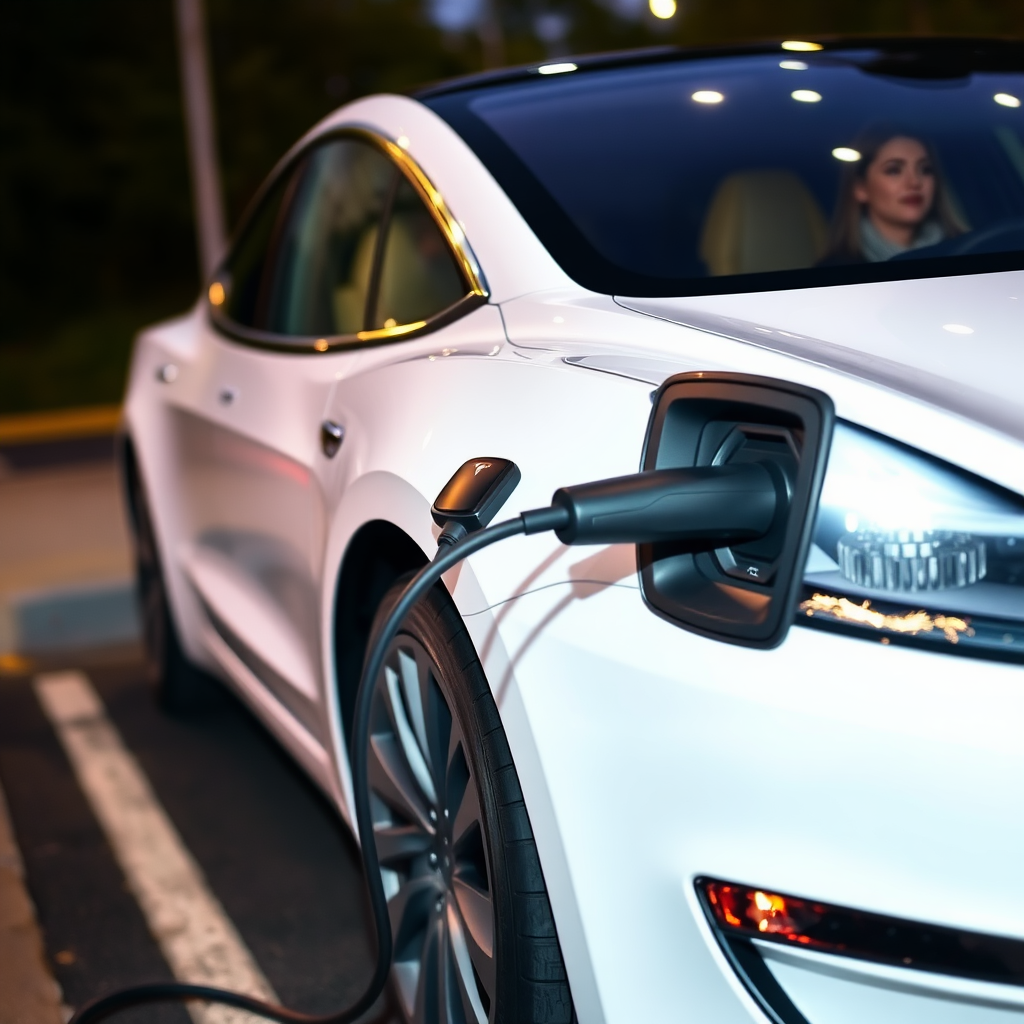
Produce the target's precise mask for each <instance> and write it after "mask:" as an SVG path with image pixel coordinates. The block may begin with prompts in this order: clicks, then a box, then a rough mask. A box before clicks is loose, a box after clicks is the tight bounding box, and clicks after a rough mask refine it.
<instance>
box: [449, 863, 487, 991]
mask: <svg viewBox="0 0 1024 1024" xmlns="http://www.w3.org/2000/svg"><path fill="white" fill-rule="evenodd" d="M451 902H452V903H453V904H454V906H453V908H452V909H453V910H454V911H455V913H456V914H457V915H458V918H459V923H460V925H461V941H462V942H463V943H464V944H465V948H466V952H467V954H468V956H469V958H470V960H471V961H472V964H473V966H474V967H475V968H476V973H477V975H478V977H479V978H480V984H481V985H482V986H483V988H484V991H485V992H486V993H487V996H488V998H489V999H493V998H494V982H495V966H494V903H493V902H492V900H491V897H490V894H489V893H485V892H481V891H480V890H479V889H477V888H475V887H474V886H472V885H468V884H467V883H466V882H463V881H462V880H461V879H459V878H455V879H454V880H453V882H452V900H451Z"/></svg>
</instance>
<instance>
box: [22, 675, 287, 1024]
mask: <svg viewBox="0 0 1024 1024" xmlns="http://www.w3.org/2000/svg"><path fill="white" fill-rule="evenodd" d="M34 689H35V692H36V695H37V697H38V699H39V702H40V704H41V705H42V708H43V711H44V712H45V714H46V716H47V718H48V719H49V720H50V722H51V723H52V725H53V727H54V730H55V731H56V733H57V736H58V738H59V740H60V742H61V745H62V746H63V747H64V750H65V752H66V753H67V756H68V759H69V760H70V762H71V765H72V768H73V770H74V772H75V776H76V777H77V779H78V783H79V785H80V786H81V788H82V791H83V793H84V794H85V796H86V799H87V800H88V802H89V805H90V806H91V808H92V810H93V813H94V814H95V815H96V818H97V820H98V821H99V823H100V826H101V828H102V829H103V831H104V833H105V834H106V836H107V840H108V842H109V843H110V846H111V848H112V850H113V852H114V856H115V858H116V859H117V862H118V864H119V865H120V868H121V870H122V871H123V872H124V876H125V880H126V882H127V886H128V888H129V890H130V891H131V893H132V895H133V896H134V897H135V899H136V900H137V901H138V904H139V906H140V908H141V910H142V912H143V915H144V916H145V918H146V923H147V925H148V927H149V930H150V932H151V933H152V934H153V937H154V938H155V939H156V941H157V943H158V945H159V946H160V950H161V952H162V953H163V955H164V958H165V959H166V961H167V963H168V965H169V966H170V968H171V971H172V973H173V974H174V976H175V977H176V978H177V979H178V980H179V981H182V982H189V983H193V984H200V985H213V986H218V987H222V988H230V989H234V990H236V991H241V992H245V993H246V994H248V995H252V996H255V997H257V998H259V999H264V1000H269V1001H274V1002H276V1001H277V996H276V994H275V992H274V990H273V988H272V987H271V985H270V983H269V981H267V979H266V977H265V976H264V974H263V972H262V971H261V970H260V967H259V965H258V964H257V963H256V961H255V959H254V958H253V955H252V953H251V952H250V951H249V949H248V948H247V946H246V945H245V942H244V941H243V939H242V937H241V936H240V935H239V933H238V930H237V929H236V928H235V926H234V924H233V923H232V922H231V920H230V918H229V917H228V916H227V913H226V912H225V911H224V908H223V907H222V906H221V904H220V902H219V900H218V899H217V898H216V896H215V895H214V894H213V893H212V892H211V891H210V889H209V887H208V885H207V884H206V880H205V879H204V877H203V873H202V871H201V869H200V868H199V865H198V864H197V863H196V862H195V859H194V858H193V857H192V855H191V853H190V852H189V851H188V849H187V848H186V846H185V844H184V842H183V841H182V839H181V837H180V835H179V834H178V832H177V830H176V829H175V827H174V825H173V823H172V822H171V820H170V818H169V817H168V816H167V814H166V812H165V811H164V809H163V808H162V807H161V805H160V803H159V801H158V799H157V797H156V795H155V794H154V792H153V789H152V787H151V786H150V784H149V781H148V780H147V778H146V776H145V774H144V773H143V771H142V769H141V767H140V766H139V764H138V762H137V761H136V759H135V758H134V757H133V756H132V754H131V753H130V751H129V750H128V749H127V748H126V747H125V745H124V743H123V741H122V740H121V737H120V735H119V734H118V732H117V730H116V729H115V727H114V725H113V723H112V722H111V721H110V719H109V718H108V717H107V714H106V709H105V708H104V706H103V702H102V701H101V699H100V697H99V694H97V692H96V690H95V689H94V688H93V686H92V684H91V683H90V681H89V679H88V677H87V676H86V675H85V674H84V673H82V672H78V671H66V672H52V673H43V674H40V675H37V676H36V677H35V680H34ZM139 980H140V981H143V980H145V979H139ZM96 994H97V995H101V994H103V993H99V992H97V993H96ZM188 1010H189V1013H190V1014H191V1016H192V1019H193V1021H195V1024H243V1022H244V1024H249V1022H254V1021H256V1020H257V1019H258V1018H255V1017H253V1016H252V1015H251V1014H249V1013H245V1012H244V1011H241V1010H237V1009H234V1008H232V1007H226V1006H212V1005H205V1004H198V1003H194V1002H190V1003H189V1004H188Z"/></svg>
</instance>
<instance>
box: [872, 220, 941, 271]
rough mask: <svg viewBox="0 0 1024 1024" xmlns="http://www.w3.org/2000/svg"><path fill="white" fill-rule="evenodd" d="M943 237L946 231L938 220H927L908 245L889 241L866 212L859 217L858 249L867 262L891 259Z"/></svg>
mask: <svg viewBox="0 0 1024 1024" xmlns="http://www.w3.org/2000/svg"><path fill="white" fill-rule="evenodd" d="M945 237H946V233H945V232H944V231H943V230H942V227H941V225H940V224H939V222H938V221H936V220H928V221H925V223H924V224H922V225H921V228H920V230H919V231H918V233H917V237H916V238H915V239H914V241H913V242H911V244H910V245H900V244H899V243H898V242H891V241H889V239H888V238H884V237H883V236H882V235H880V234H879V232H878V229H877V228H876V227H875V225H874V224H872V223H871V218H870V217H869V216H868V215H867V214H866V213H865V214H864V215H863V216H862V217H861V219H860V251H861V253H862V254H863V256H864V259H866V260H867V261H868V263H883V262H884V261H885V260H891V259H892V258H893V256H898V255H899V254H900V253H901V252H908V251H909V250H911V249H923V248H924V247H925V246H928V245H936V244H937V243H939V242H941V241H942V240H943V239H944V238H945Z"/></svg>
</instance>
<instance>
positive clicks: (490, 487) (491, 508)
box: [430, 458, 522, 547]
mask: <svg viewBox="0 0 1024 1024" xmlns="http://www.w3.org/2000/svg"><path fill="white" fill-rule="evenodd" d="M521 478H522V474H521V473H520V472H519V467H518V466H517V465H516V464H515V463H514V462H512V461H511V460H510V459H496V458H480V459H470V460H469V461H468V462H464V463H463V464H462V465H461V466H460V467H459V468H458V469H457V470H456V472H455V475H454V476H453V477H452V478H451V480H449V481H448V483H446V484H445V485H444V487H443V488H442V490H441V493H440V494H439V495H438V496H437V498H435V499H434V504H433V505H432V506H431V509H430V514H431V516H433V519H434V522H435V523H437V525H438V526H440V527H441V535H440V536H439V537H438V538H437V543H438V546H439V547H444V546H448V545H451V544H455V543H456V542H457V541H460V540H462V538H463V537H465V536H466V534H467V533H475V532H476V531H477V530H482V529H483V528H484V527H485V526H486V525H487V524H488V523H489V522H490V521H491V520H492V519H493V518H494V517H495V515H497V513H498V509H500V508H501V506H502V505H504V504H505V502H506V501H507V500H508V497H509V495H510V494H511V493H512V492H513V491H514V490H515V489H516V486H517V485H518V483H519V481H520V479H521Z"/></svg>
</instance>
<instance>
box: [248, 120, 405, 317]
mask: <svg viewBox="0 0 1024 1024" xmlns="http://www.w3.org/2000/svg"><path fill="white" fill-rule="evenodd" d="M397 173H398V172H397V170H396V168H395V167H394V165H393V164H392V163H391V162H390V161H389V160H388V158H387V157H386V156H384V154H383V153H381V152H380V151H379V150H377V149H375V148H374V147H373V146H370V145H368V144H366V143H363V142H358V141H356V140H353V139H336V140H333V141H331V142H328V143H325V144H323V145H321V146H318V147H316V148H315V149H313V150H312V151H311V152H310V153H309V155H308V156H307V157H306V159H305V162H304V166H303V167H302V170H301V172H300V176H299V179H298V181H297V184H296V186H295V189H294V196H293V198H292V200H291V203H290V206H289V209H288V213H287V217H286V219H285V221H284V223H283V225H282V226H281V229H280V232H279V236H278V238H277V239H276V240H275V255H274V271H273V276H272V281H271V282H270V287H269V290H268V294H267V297H266V320H265V324H264V327H265V329H266V330H269V331H273V332H274V333H276V334H288V335H296V336H300V337H302V336H304V337H310V336H318V335H327V336H331V335H339V334H355V333H356V332H357V331H361V330H363V328H364V326H365V319H366V302H367V297H368V294H369V288H370V279H371V276H372V273H373V265H374V254H375V251H376V245H377V236H378V233H379V230H380V223H381V219H382V217H383V214H384V210H385V207H386V204H387V200H388V197H389V195H390V193H391V191H392V188H393V185H394V183H395V180H396V175H397Z"/></svg>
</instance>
